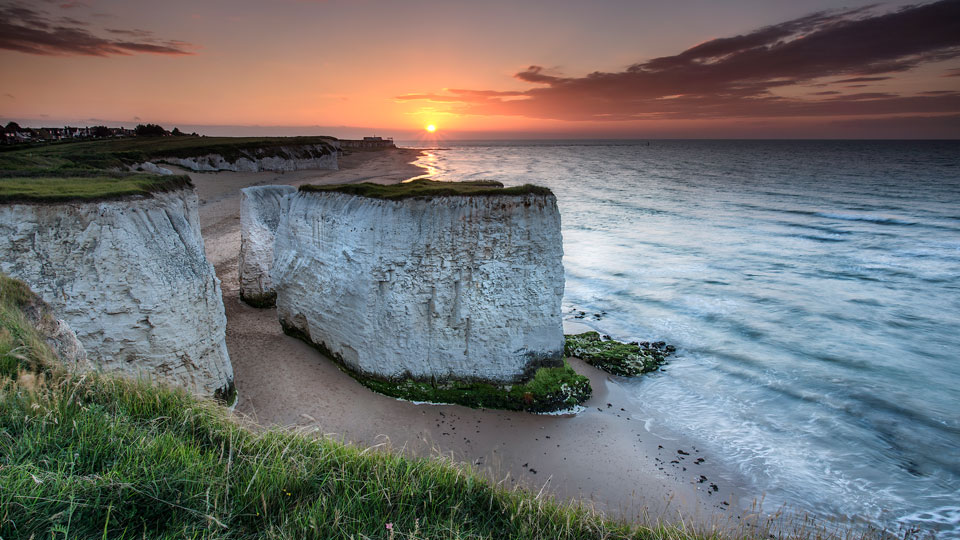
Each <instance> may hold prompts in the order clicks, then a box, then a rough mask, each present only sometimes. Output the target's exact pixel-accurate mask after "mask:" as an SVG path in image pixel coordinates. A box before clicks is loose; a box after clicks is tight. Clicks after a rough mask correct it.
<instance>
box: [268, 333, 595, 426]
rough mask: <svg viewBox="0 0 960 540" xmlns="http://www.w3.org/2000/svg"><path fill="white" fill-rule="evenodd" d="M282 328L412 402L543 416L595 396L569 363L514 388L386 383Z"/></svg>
mask: <svg viewBox="0 0 960 540" xmlns="http://www.w3.org/2000/svg"><path fill="white" fill-rule="evenodd" d="M280 326H281V327H282V328H283V332H284V333H285V334H287V335H288V336H292V337H295V338H297V339H301V340H303V341H304V342H306V343H307V344H308V345H311V346H312V347H315V348H316V349H317V350H319V351H320V353H321V354H323V355H324V356H325V357H327V358H329V359H331V360H332V361H333V362H334V363H336V364H337V365H338V366H339V367H340V369H341V370H342V371H343V372H344V373H346V374H348V375H350V376H351V377H353V378H354V379H355V380H356V381H357V382H359V383H360V384H362V385H364V386H366V387H367V388H369V389H371V390H373V391H374V392H378V393H380V394H383V395H386V396H390V397H396V398H400V399H406V400H409V401H425V402H430V403H452V404H457V405H464V406H466V407H473V408H484V409H504V410H510V411H528V412H535V413H544V412H555V411H562V410H567V409H571V408H573V407H576V406H577V405H580V404H582V403H583V402H585V401H587V400H588V399H590V396H591V394H592V393H593V389H592V388H591V387H590V379H588V378H587V377H584V376H583V375H580V374H578V373H577V372H576V371H574V370H573V368H571V367H570V365H569V364H567V362H566V361H564V362H563V365H562V366H544V367H539V368H536V369H534V370H532V375H531V376H530V377H529V379H528V380H527V381H526V382H522V383H517V384H512V385H510V384H492V383H489V382H481V381H473V382H471V381H418V380H414V379H403V380H384V379H382V378H378V377H372V376H368V375H367V374H364V373H357V372H356V371H355V370H353V369H351V368H350V367H349V366H347V365H346V363H345V362H344V361H343V358H342V357H341V356H340V355H339V354H336V353H334V352H333V351H331V350H329V349H328V348H327V346H326V344H324V343H317V342H315V341H314V340H313V339H311V338H310V336H309V335H308V334H306V333H304V332H303V331H301V330H299V329H297V328H295V327H293V326H291V325H289V324H287V323H286V321H283V320H281V321H280Z"/></svg>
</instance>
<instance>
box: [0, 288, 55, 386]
mask: <svg viewBox="0 0 960 540" xmlns="http://www.w3.org/2000/svg"><path fill="white" fill-rule="evenodd" d="M38 302H39V299H38V298H37V296H36V295H34V294H33V292H32V291H31V290H30V289H29V288H28V287H27V286H26V285H24V284H23V283H22V282H20V281H17V280H15V279H10V278H9V277H7V276H5V275H3V274H0V379H2V378H4V377H6V378H12V379H15V378H16V377H17V376H18V374H19V372H20V371H22V370H27V371H29V372H30V373H37V374H39V373H41V372H44V371H47V370H49V369H50V368H51V367H53V366H56V356H55V355H54V354H53V352H52V351H50V348H49V347H48V346H47V344H46V342H45V341H44V340H43V338H42V337H41V336H40V335H39V334H38V333H37V330H36V328H35V327H34V326H33V325H32V324H30V321H29V320H28V319H27V316H26V315H25V314H24V310H26V309H29V308H30V307H31V306H33V305H36V304H37V303H38Z"/></svg>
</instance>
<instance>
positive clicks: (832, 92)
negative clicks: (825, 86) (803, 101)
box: [810, 90, 841, 96]
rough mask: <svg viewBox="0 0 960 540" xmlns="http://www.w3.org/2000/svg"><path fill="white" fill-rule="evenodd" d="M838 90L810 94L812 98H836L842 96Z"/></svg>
mask: <svg viewBox="0 0 960 540" xmlns="http://www.w3.org/2000/svg"><path fill="white" fill-rule="evenodd" d="M840 93H841V92H840V91H838V90H824V91H823V92H810V95H811V96H834V95H837V94H840Z"/></svg>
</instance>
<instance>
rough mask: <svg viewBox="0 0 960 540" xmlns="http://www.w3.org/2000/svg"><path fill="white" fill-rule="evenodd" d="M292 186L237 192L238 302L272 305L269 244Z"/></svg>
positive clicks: (255, 188)
mask: <svg viewBox="0 0 960 540" xmlns="http://www.w3.org/2000/svg"><path fill="white" fill-rule="evenodd" d="M296 191H297V188H295V187H293V186H257V187H248V188H244V189H241V190H240V261H239V266H240V298H242V299H243V300H244V301H245V302H247V303H248V304H250V305H253V306H256V307H269V306H272V305H274V301H275V299H276V296H277V294H276V292H275V291H274V289H273V281H272V280H271V279H270V269H271V267H272V266H273V244H274V236H275V235H276V232H277V226H278V225H279V224H280V216H281V214H282V213H283V212H285V211H286V207H287V203H288V202H289V197H288V196H289V195H293V194H294V193H296Z"/></svg>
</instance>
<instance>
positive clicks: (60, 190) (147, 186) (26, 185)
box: [0, 171, 192, 203]
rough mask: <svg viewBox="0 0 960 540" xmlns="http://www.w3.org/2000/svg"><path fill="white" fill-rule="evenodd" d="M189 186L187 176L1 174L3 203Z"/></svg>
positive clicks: (124, 194) (142, 192) (102, 197)
mask: <svg viewBox="0 0 960 540" xmlns="http://www.w3.org/2000/svg"><path fill="white" fill-rule="evenodd" d="M190 186H192V184H191V182H190V177H189V176H185V175H173V176H170V175H167V176H160V175H152V174H137V173H117V172H105V171H103V172H85V171H68V172H66V171H64V172H59V173H58V174H56V175H55V176H54V175H50V174H49V173H33V174H29V173H28V174H23V173H18V172H12V173H11V172H3V171H0V203H15V202H64V201H91V200H107V199H117V198H123V197H131V196H137V195H140V196H150V195H151V194H153V193H158V192H163V191H173V190H177V189H182V188H186V187H190Z"/></svg>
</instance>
